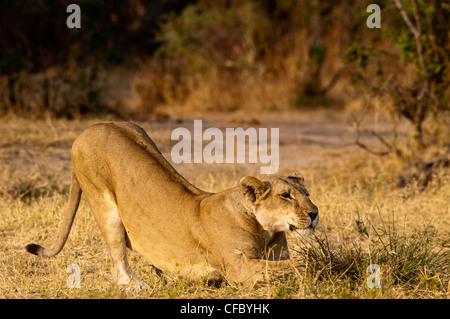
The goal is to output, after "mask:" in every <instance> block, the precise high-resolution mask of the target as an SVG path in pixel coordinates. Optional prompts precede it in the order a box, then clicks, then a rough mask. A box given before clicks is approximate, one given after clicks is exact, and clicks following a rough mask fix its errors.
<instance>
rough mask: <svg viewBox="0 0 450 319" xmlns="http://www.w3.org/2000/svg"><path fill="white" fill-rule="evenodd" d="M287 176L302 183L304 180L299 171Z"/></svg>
mask: <svg viewBox="0 0 450 319" xmlns="http://www.w3.org/2000/svg"><path fill="white" fill-rule="evenodd" d="M288 178H289V179H290V180H292V181H293V182H297V183H303V182H304V181H305V178H304V177H303V175H302V174H300V173H299V172H295V173H294V174H292V175H289V176H288Z"/></svg>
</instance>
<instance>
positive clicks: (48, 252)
mask: <svg viewBox="0 0 450 319" xmlns="http://www.w3.org/2000/svg"><path fill="white" fill-rule="evenodd" d="M80 198H81V188H80V184H79V183H78V180H77V177H76V176H75V173H73V172H72V183H71V185H70V192H69V203H68V207H67V210H66V213H65V214H64V215H63V217H62V221H61V229H60V231H59V236H58V240H57V242H56V245H55V247H53V248H50V249H48V248H44V247H42V246H40V245H37V244H28V245H26V246H25V249H26V250H27V251H28V252H29V253H31V254H34V255H38V256H45V257H53V256H55V255H57V254H58V253H59V252H60V251H61V250H62V249H63V247H64V244H65V243H66V240H67V237H69V233H70V229H71V228H72V223H73V220H74V219H75V214H76V212H77V209H78V205H79V204H80Z"/></svg>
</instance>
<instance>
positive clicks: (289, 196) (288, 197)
mask: <svg viewBox="0 0 450 319" xmlns="http://www.w3.org/2000/svg"><path fill="white" fill-rule="evenodd" d="M280 196H281V198H284V199H291V198H292V197H291V194H289V193H283V194H281V195H280Z"/></svg>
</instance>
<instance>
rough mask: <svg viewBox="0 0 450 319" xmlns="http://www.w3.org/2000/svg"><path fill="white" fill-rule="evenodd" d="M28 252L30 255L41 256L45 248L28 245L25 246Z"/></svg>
mask: <svg viewBox="0 0 450 319" xmlns="http://www.w3.org/2000/svg"><path fill="white" fill-rule="evenodd" d="M25 249H26V251H28V252H29V253H30V254H33V255H37V256H41V255H42V253H43V252H44V250H45V248H44V247H42V246H40V245H37V244H28V245H26V246H25Z"/></svg>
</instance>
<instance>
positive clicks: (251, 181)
mask: <svg viewBox="0 0 450 319" xmlns="http://www.w3.org/2000/svg"><path fill="white" fill-rule="evenodd" d="M239 186H240V187H241V189H242V191H243V192H244V196H245V198H247V199H248V200H249V201H251V202H252V203H254V202H255V201H256V200H258V199H259V198H260V197H261V196H262V195H263V194H264V192H265V191H266V187H265V186H264V184H263V182H261V181H260V180H259V179H257V178H255V177H253V176H245V177H242V178H241V180H240V181H239Z"/></svg>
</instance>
